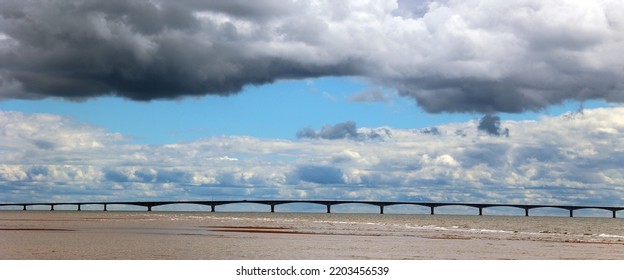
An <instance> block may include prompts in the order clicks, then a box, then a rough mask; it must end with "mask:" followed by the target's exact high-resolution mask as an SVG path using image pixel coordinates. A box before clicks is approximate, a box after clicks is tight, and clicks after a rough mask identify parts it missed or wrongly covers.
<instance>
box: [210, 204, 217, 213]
mask: <svg viewBox="0 0 624 280" xmlns="http://www.w3.org/2000/svg"><path fill="white" fill-rule="evenodd" d="M215 206H216V205H214V204H211V205H210V212H214V211H215Z"/></svg>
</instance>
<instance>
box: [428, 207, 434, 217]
mask: <svg viewBox="0 0 624 280" xmlns="http://www.w3.org/2000/svg"><path fill="white" fill-rule="evenodd" d="M429 208H431V215H433V214H434V212H435V210H433V209H435V207H433V206H429Z"/></svg>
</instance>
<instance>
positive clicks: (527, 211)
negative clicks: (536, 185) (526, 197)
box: [524, 208, 529, 217]
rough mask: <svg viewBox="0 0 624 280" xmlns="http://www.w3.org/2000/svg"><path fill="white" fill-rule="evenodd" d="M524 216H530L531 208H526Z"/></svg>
mask: <svg viewBox="0 0 624 280" xmlns="http://www.w3.org/2000/svg"><path fill="white" fill-rule="evenodd" d="M524 216H526V217H528V216H529V208H524Z"/></svg>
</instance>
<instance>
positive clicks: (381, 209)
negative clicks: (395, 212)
mask: <svg viewBox="0 0 624 280" xmlns="http://www.w3.org/2000/svg"><path fill="white" fill-rule="evenodd" d="M383 210H384V206H383V205H379V214H383Z"/></svg>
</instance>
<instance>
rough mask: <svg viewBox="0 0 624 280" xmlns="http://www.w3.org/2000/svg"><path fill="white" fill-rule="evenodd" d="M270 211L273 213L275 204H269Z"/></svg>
mask: <svg viewBox="0 0 624 280" xmlns="http://www.w3.org/2000/svg"><path fill="white" fill-rule="evenodd" d="M271 213H275V204H271Z"/></svg>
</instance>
